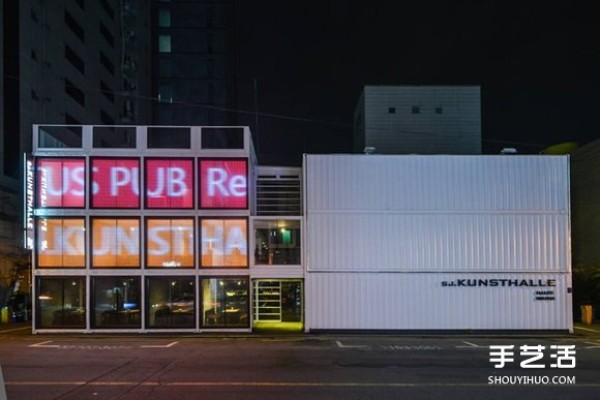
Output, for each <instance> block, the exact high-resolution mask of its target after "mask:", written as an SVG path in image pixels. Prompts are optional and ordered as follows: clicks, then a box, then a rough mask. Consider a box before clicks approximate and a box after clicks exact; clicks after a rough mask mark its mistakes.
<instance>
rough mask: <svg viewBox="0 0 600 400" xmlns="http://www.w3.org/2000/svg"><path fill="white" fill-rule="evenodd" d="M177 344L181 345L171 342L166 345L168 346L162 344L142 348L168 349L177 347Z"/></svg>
mask: <svg viewBox="0 0 600 400" xmlns="http://www.w3.org/2000/svg"><path fill="white" fill-rule="evenodd" d="M177 343H179V342H177V341H175V342H171V343H169V344H166V345H162V344H148V345H143V346H140V347H141V348H144V349H148V348H155V349H156V348H165V349H166V348H169V347H173V346H175V345H176V344H177Z"/></svg>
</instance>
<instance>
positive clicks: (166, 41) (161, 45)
mask: <svg viewBox="0 0 600 400" xmlns="http://www.w3.org/2000/svg"><path fill="white" fill-rule="evenodd" d="M158 52H159V53H170V52H171V35H159V36H158Z"/></svg>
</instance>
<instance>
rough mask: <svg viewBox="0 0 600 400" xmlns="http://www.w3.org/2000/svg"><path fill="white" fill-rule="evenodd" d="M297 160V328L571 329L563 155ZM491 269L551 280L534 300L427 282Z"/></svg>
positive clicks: (513, 291)
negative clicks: (300, 175)
mask: <svg viewBox="0 0 600 400" xmlns="http://www.w3.org/2000/svg"><path fill="white" fill-rule="evenodd" d="M304 162H305V163H304V168H305V172H304V173H305V210H306V211H305V225H304V228H305V237H306V240H305V243H306V248H305V251H306V252H305V265H306V292H307V296H306V301H307V308H306V315H307V318H306V321H307V325H306V328H307V329H308V330H310V329H565V330H566V329H569V330H571V329H572V322H571V318H570V315H571V294H570V271H571V252H570V240H569V230H570V220H569V218H570V205H569V169H568V168H569V167H568V158H567V157H564V156H384V155H370V156H365V155H324V156H322V155H308V156H305V160H304ZM425 272H426V273H429V274H428V275H426V274H422V273H425ZM444 274H447V275H448V276H447V277H444ZM461 274H464V275H461ZM491 274H492V275H493V274H496V275H493V276H494V277H496V278H497V277H498V276H500V278H502V279H503V278H504V277H506V279H509V276H510V277H512V278H510V279H516V278H517V277H523V279H530V278H531V279H533V278H534V277H535V279H536V280H537V279H554V280H555V281H556V286H555V287H554V289H553V294H552V296H546V297H552V299H551V300H549V299H542V300H540V299H534V295H533V294H532V290H529V291H526V292H525V291H523V290H521V289H523V288H522V287H515V288H513V287H496V286H494V287H493V288H491V287H482V288H471V287H456V288H455V290H454V291H451V290H450V291H449V290H448V289H449V288H450V287H443V288H442V286H441V284H439V283H434V282H438V281H442V280H447V281H450V280H453V279H462V278H461V277H464V278H465V279H480V278H481V277H483V278H487V277H488V276H492V275H491ZM497 274H500V275H497ZM532 274H535V275H532ZM483 278H481V279H483ZM432 279H433V281H432ZM490 289H494V290H490ZM517 289H519V290H520V291H519V290H517ZM530 289H533V287H531V288H530ZM415 291H418V293H416V292H415ZM567 291H569V293H567ZM523 293H527V294H523ZM538 297H540V296H538ZM541 297H544V296H541ZM342 299H344V300H342ZM471 303H473V304H471ZM344 304H348V305H349V306H348V307H349V308H346V307H345V306H344ZM407 304H408V305H409V306H407ZM386 307H390V308H389V310H388V309H387V308H386ZM448 307H455V308H456V309H455V310H454V311H452V312H451V311H450V310H449V308H448ZM501 307H507V309H509V310H510V313H509V314H506V313H504V311H501V310H500V308H501ZM401 309H402V310H403V311H402V312H400V310H401ZM359 310H360V312H359ZM377 310H381V311H380V312H379V311H377ZM386 310H387V311H386ZM394 310H396V311H399V312H398V313H396V312H395V311H394ZM503 310H504V309H503ZM440 312H441V314H439V313H440ZM473 313H475V315H476V316H477V318H475V317H474V316H473V315H472V314H473ZM482 313H484V314H485V313H487V314H486V317H485V318H481V315H483V314H482ZM379 314H381V315H379ZM438 314H439V315H438ZM463 314H469V315H463ZM459 315H460V318H459ZM449 316H452V318H450V317H449ZM449 318H450V319H449ZM527 321H530V322H527Z"/></svg>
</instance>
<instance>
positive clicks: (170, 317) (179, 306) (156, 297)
mask: <svg viewBox="0 0 600 400" xmlns="http://www.w3.org/2000/svg"><path fill="white" fill-rule="evenodd" d="M147 288H148V290H147V291H146V293H147V296H148V297H147V298H148V301H147V302H146V304H148V307H149V309H148V316H147V317H148V319H147V321H148V327H149V328H195V327H196V322H195V321H196V318H195V316H196V312H195V310H196V306H195V303H196V295H195V293H196V285H195V282H194V278H193V277H177V278H175V277H167V278H165V277H151V278H147Z"/></svg>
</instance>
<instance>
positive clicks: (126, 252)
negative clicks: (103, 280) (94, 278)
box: [92, 218, 140, 268]
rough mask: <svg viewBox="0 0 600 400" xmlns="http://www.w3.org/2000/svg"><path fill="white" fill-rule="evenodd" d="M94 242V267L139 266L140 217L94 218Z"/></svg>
mask: <svg viewBox="0 0 600 400" xmlns="http://www.w3.org/2000/svg"><path fill="white" fill-rule="evenodd" d="M92 244H93V245H92V267H93V268H139V266H140V221H139V219H135V218H118V219H117V218H94V219H92Z"/></svg>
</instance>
